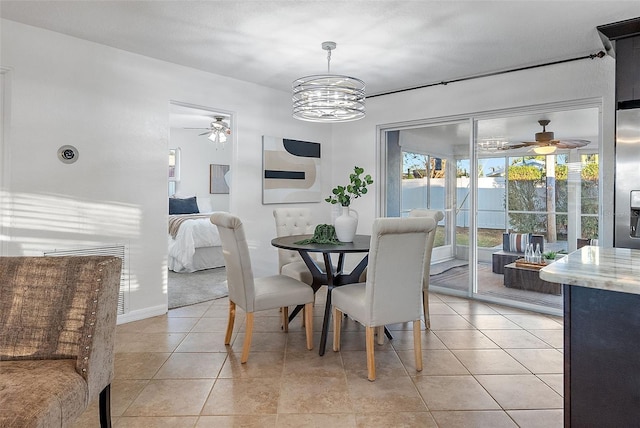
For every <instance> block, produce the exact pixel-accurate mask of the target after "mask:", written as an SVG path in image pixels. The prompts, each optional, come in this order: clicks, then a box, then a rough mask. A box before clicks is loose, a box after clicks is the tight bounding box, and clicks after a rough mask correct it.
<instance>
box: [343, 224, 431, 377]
mask: <svg viewBox="0 0 640 428" xmlns="http://www.w3.org/2000/svg"><path fill="white" fill-rule="evenodd" d="M435 227H436V222H435V220H433V219H431V218H397V217H396V218H378V219H375V220H374V222H373V231H372V233H371V245H370V249H369V266H368V271H367V272H368V273H367V281H366V282H364V283H358V284H348V285H343V286H341V287H336V288H334V289H333V292H332V299H333V301H332V304H333V322H334V327H333V350H334V351H339V350H340V328H341V323H342V314H349V316H350V317H351V318H353V319H355V320H356V321H358V322H359V323H361V324H363V325H364V326H365V328H366V350H367V372H368V373H367V377H368V379H369V380H370V381H373V380H375V378H376V368H375V359H374V350H373V347H374V334H375V330H376V329H377V328H378V327H383V326H385V325H387V324H395V323H402V322H408V321H413V348H414V355H415V360H416V369H417V370H418V371H422V348H421V336H420V335H421V328H420V317H421V313H422V311H421V304H420V300H421V299H420V293H421V292H422V276H423V275H424V263H425V252H426V251H427V246H426V245H425V242H426V241H427V239H428V236H429V233H430V232H432V231H433V230H434V229H435ZM378 330H381V329H378ZM378 333H379V336H382V334H381V331H379V332H378Z"/></svg>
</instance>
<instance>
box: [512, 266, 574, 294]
mask: <svg viewBox="0 0 640 428" xmlns="http://www.w3.org/2000/svg"><path fill="white" fill-rule="evenodd" d="M544 266H545V265H542V264H541V265H539V266H533V265H531V266H519V265H518V264H517V263H516V262H514V263H509V264H508V265H506V266H504V286H505V287H508V288H517V289H520V290H527V291H536V292H538V293H546V294H555V295H557V296H560V295H561V294H562V285H561V284H556V283H553V282H547V281H545V280H543V279H540V269H542V268H543V267H544Z"/></svg>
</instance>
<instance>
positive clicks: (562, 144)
mask: <svg viewBox="0 0 640 428" xmlns="http://www.w3.org/2000/svg"><path fill="white" fill-rule="evenodd" d="M590 142H591V141H589V140H554V141H553V143H554V144H555V145H556V146H557V147H558V148H559V149H575V148H578V147H584V146H586V145H587V144H589V143H590Z"/></svg>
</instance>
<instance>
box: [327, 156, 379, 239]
mask: <svg viewBox="0 0 640 428" xmlns="http://www.w3.org/2000/svg"><path fill="white" fill-rule="evenodd" d="M362 174H364V168H360V167H359V166H355V167H354V168H353V172H352V173H351V174H349V184H347V185H346V186H336V187H334V188H333V189H332V190H331V195H330V196H329V197H328V198H326V199H325V201H326V202H329V203H330V204H340V205H341V206H342V215H340V216H339V217H338V218H336V221H335V224H334V226H335V229H336V236H337V237H338V241H340V242H352V241H353V237H354V236H355V235H356V229H357V228H358V213H357V211H356V210H354V209H350V208H349V206H350V205H351V201H352V200H354V199H356V198H359V197H360V196H362V195H364V194H366V193H367V186H368V185H370V184H373V179H372V178H371V175H369V174H367V175H365V176H364V177H362ZM350 212H354V213H355V214H356V215H355V217H354V216H351V215H350Z"/></svg>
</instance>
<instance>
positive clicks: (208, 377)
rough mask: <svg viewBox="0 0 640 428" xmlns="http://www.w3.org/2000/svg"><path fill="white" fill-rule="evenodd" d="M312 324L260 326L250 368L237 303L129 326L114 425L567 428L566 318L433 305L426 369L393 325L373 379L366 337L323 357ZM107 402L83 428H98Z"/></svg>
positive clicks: (356, 330) (349, 324) (120, 339)
mask: <svg viewBox="0 0 640 428" xmlns="http://www.w3.org/2000/svg"><path fill="white" fill-rule="evenodd" d="M323 302H324V294H323V291H322V290H321V291H320V293H319V294H318V298H317V303H316V306H315V313H314V315H315V317H314V330H315V331H316V334H315V341H314V344H315V346H316V349H314V350H313V351H307V350H306V348H305V341H304V330H303V329H302V328H301V325H300V320H299V319H296V320H294V321H293V322H292V324H291V326H290V330H289V333H288V334H286V333H283V332H282V331H281V330H280V322H279V316H278V315H279V313H278V311H277V310H276V311H268V312H264V313H259V314H256V321H255V326H254V328H255V332H254V336H253V344H252V347H251V353H250V355H249V361H248V362H247V364H240V361H239V355H240V352H241V349H242V340H243V339H244V313H243V312H242V311H239V314H238V316H237V320H236V327H235V332H234V336H233V342H232V345H231V346H230V347H225V346H224V343H223V341H224V332H225V328H226V322H227V310H228V300H227V299H226V298H225V299H219V300H215V301H211V302H206V303H201V304H198V305H193V306H188V307H184V308H179V309H174V310H171V311H169V313H168V314H167V315H165V316H160V317H155V318H152V319H147V320H143V321H138V322H133V323H129V324H124V325H120V326H118V329H117V336H116V351H117V353H116V361H115V370H116V378H115V380H114V382H113V385H112V414H113V422H114V426H115V427H116V428H124V427H145V428H149V427H176V428H178V427H179V428H188V427H196V428H204V427H236V426H243V427H290V426H291V427H294V426H295V427H307V426H308V427H325V426H330V427H368V428H369V427H385V428H386V427H399V426H402V427H483V428H484V427H517V426H520V427H544V428H552V427H561V426H562V423H563V420H562V418H563V411H562V406H563V399H562V389H563V384H562V358H563V354H562V343H563V342H562V328H563V325H562V318H558V317H552V316H547V315H541V314H536V313H531V312H526V311H522V310H518V309H513V308H507V307H502V306H497V305H491V304H486V303H481V302H475V301H469V300H466V299H461V298H457V297H451V296H445V295H437V294H432V295H431V296H430V302H431V314H432V316H431V327H432V328H431V331H425V332H423V336H422V339H423V342H422V348H423V361H424V369H423V371H422V372H416V371H415V361H414V357H413V351H412V350H413V338H412V333H411V324H410V323H407V324H401V325H393V326H389V329H390V330H391V332H392V334H393V336H394V339H393V340H392V341H388V340H386V339H385V343H384V345H381V346H378V345H376V353H375V358H376V371H377V380H376V381H375V382H369V381H368V380H367V370H366V356H365V350H364V349H365V348H364V329H363V328H362V327H361V326H360V325H359V324H357V323H356V322H354V321H352V320H350V319H345V320H344V322H343V333H342V349H341V351H340V352H333V351H332V350H331V343H332V340H331V335H330V336H329V339H328V343H327V352H326V354H325V355H324V356H322V357H320V356H319V355H318V352H317V346H318V343H319V342H320V329H321V325H322V313H323V309H324V305H323ZM97 413H98V411H97V403H93V405H92V406H91V407H90V408H89V409H88V410H87V412H85V414H84V415H83V416H82V418H81V419H80V420H79V421H78V422H77V423H76V425H75V427H78V428H79V427H83V428H85V427H97V426H99V424H98V414H97Z"/></svg>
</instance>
